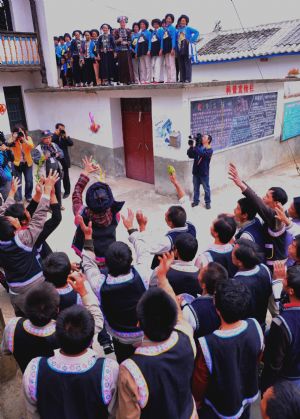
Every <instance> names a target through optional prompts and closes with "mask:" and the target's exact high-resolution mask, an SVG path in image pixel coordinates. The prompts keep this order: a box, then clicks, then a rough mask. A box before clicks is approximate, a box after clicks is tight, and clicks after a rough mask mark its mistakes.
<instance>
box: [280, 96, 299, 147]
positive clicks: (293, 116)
mask: <svg viewBox="0 0 300 419" xmlns="http://www.w3.org/2000/svg"><path fill="white" fill-rule="evenodd" d="M298 135H300V101H297V102H291V103H286V104H285V105H284V115H283V129H282V140H283V141H285V140H288V139H289V138H294V137H297V136H298Z"/></svg>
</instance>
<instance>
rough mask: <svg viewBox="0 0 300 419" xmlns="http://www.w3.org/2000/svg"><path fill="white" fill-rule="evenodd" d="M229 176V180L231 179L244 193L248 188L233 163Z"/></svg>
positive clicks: (230, 166) (230, 164)
mask: <svg viewBox="0 0 300 419" xmlns="http://www.w3.org/2000/svg"><path fill="white" fill-rule="evenodd" d="M228 175H229V179H231V180H232V181H233V182H234V183H235V184H236V186H238V187H239V188H240V189H241V190H242V191H244V190H245V189H246V188H247V186H246V185H245V184H244V182H243V181H242V180H241V178H240V175H239V172H238V170H237V168H236V167H235V165H234V164H233V163H229V169H228Z"/></svg>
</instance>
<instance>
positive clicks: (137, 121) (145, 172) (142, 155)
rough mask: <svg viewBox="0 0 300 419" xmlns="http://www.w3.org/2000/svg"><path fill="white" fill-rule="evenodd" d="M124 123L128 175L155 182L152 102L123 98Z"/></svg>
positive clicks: (143, 180) (132, 177)
mask: <svg viewBox="0 0 300 419" xmlns="http://www.w3.org/2000/svg"><path fill="white" fill-rule="evenodd" d="M146 100H147V101H148V100H149V101H150V99H146ZM143 101H144V102H143ZM122 123H123V139H124V152H125V165H126V176H127V177H129V178H131V179H136V180H140V181H142V182H147V183H154V157H153V140H152V116H151V102H150V112H149V103H148V102H145V99H122Z"/></svg>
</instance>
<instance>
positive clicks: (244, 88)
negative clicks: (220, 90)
mask: <svg viewBox="0 0 300 419" xmlns="http://www.w3.org/2000/svg"><path fill="white" fill-rule="evenodd" d="M225 92H226V94H227V95H241V94H243V93H253V92H254V84H253V83H243V84H227V86H226V90H225Z"/></svg>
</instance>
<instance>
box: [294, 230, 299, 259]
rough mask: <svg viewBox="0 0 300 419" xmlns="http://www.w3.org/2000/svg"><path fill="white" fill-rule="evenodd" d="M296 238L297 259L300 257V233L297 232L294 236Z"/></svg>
mask: <svg viewBox="0 0 300 419" xmlns="http://www.w3.org/2000/svg"><path fill="white" fill-rule="evenodd" d="M294 240H295V242H296V256H297V259H300V234H297V236H295V237H294Z"/></svg>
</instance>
